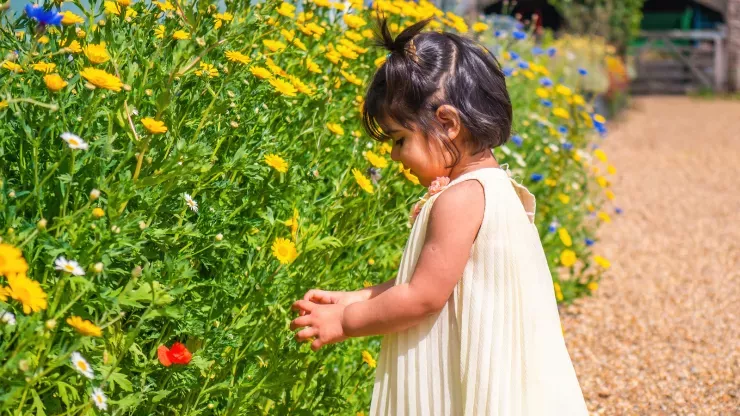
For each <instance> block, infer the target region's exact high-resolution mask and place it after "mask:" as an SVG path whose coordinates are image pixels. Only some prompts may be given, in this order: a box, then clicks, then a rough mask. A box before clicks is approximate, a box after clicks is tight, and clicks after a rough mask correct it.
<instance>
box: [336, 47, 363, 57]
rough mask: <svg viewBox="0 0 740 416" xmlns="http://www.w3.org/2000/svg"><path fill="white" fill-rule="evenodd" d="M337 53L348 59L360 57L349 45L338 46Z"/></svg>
mask: <svg viewBox="0 0 740 416" xmlns="http://www.w3.org/2000/svg"><path fill="white" fill-rule="evenodd" d="M336 49H337V52H339V53H340V54H341V55H342V56H343V57H345V58H347V59H357V57H358V56H360V55H358V54H357V52H355V51H354V50H353V49H352V48H351V47H349V46H347V45H337V46H336Z"/></svg>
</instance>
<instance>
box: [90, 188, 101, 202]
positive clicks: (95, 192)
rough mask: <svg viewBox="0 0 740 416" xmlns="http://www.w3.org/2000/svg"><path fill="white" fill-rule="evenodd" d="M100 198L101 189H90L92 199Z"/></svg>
mask: <svg viewBox="0 0 740 416" xmlns="http://www.w3.org/2000/svg"><path fill="white" fill-rule="evenodd" d="M98 198H100V191H99V190H97V189H93V190H92V191H90V200H92V201H94V200H96V199H98Z"/></svg>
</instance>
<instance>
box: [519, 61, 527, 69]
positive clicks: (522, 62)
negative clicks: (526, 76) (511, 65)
mask: <svg viewBox="0 0 740 416" xmlns="http://www.w3.org/2000/svg"><path fill="white" fill-rule="evenodd" d="M519 68H521V69H529V63H527V61H519Z"/></svg>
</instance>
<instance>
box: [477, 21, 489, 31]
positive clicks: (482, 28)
mask: <svg viewBox="0 0 740 416" xmlns="http://www.w3.org/2000/svg"><path fill="white" fill-rule="evenodd" d="M486 29H488V25H487V24H485V23H483V22H475V23H473V32H475V33H480V32H485V31H486Z"/></svg>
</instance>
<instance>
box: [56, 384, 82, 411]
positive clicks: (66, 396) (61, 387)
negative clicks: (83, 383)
mask: <svg viewBox="0 0 740 416" xmlns="http://www.w3.org/2000/svg"><path fill="white" fill-rule="evenodd" d="M56 384H57V391H59V397H61V399H62V402H63V403H64V404H65V405H67V406H69V404H70V402H72V401H75V400H77V399H79V398H80V395H79V394H78V393H77V389H76V388H74V387H72V386H70V385H69V384H67V383H65V382H63V381H57V383H56ZM67 392H69V393H67ZM70 397H71V398H72V400H70Z"/></svg>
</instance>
